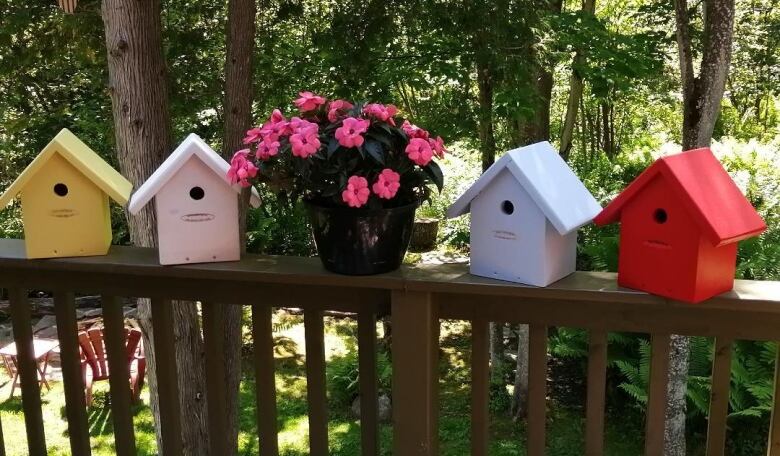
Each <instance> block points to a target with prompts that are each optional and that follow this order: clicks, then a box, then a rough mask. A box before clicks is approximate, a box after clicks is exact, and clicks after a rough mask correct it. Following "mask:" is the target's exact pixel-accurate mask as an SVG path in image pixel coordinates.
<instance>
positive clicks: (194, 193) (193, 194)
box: [190, 187, 206, 201]
mask: <svg viewBox="0 0 780 456" xmlns="http://www.w3.org/2000/svg"><path fill="white" fill-rule="evenodd" d="M204 196H206V192H204V191H203V189H202V188H200V187H192V188H191V189H190V198H192V199H194V200H195V201H198V200H202V199H203V197H204Z"/></svg>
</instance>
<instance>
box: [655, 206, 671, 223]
mask: <svg viewBox="0 0 780 456" xmlns="http://www.w3.org/2000/svg"><path fill="white" fill-rule="evenodd" d="M653 219H655V221H656V223H666V220H668V219H669V216H668V215H667V214H666V211H665V210H664V209H656V210H655V212H653Z"/></svg>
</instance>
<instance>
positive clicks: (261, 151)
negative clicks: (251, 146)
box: [257, 136, 279, 161]
mask: <svg viewBox="0 0 780 456" xmlns="http://www.w3.org/2000/svg"><path fill="white" fill-rule="evenodd" d="M278 153H279V141H275V140H274V139H273V138H271V137H270V136H266V137H265V138H263V141H262V142H260V143H258V144H257V158H259V159H260V160H263V161H265V160H268V159H269V158H271V157H273V156H274V155H276V154H278Z"/></svg>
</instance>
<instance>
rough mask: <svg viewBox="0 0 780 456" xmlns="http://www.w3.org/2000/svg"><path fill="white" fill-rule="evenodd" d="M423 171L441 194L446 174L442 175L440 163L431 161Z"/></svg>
mask: <svg viewBox="0 0 780 456" xmlns="http://www.w3.org/2000/svg"><path fill="white" fill-rule="evenodd" d="M423 170H424V171H425V174H427V175H428V177H430V178H431V180H432V181H433V183H434V184H435V185H436V188H437V189H439V193H441V189H442V188H443V187H444V173H442V171H441V168H440V167H439V165H438V163H436V162H435V161H433V160H431V162H430V163H428V165H427V166H426V167H425V168H423Z"/></svg>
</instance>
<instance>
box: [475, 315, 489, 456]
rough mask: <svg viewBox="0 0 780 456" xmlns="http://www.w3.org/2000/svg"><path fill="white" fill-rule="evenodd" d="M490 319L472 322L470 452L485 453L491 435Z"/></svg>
mask: <svg viewBox="0 0 780 456" xmlns="http://www.w3.org/2000/svg"><path fill="white" fill-rule="evenodd" d="M489 332H490V323H489V322H488V321H487V320H486V319H484V318H475V319H474V320H473V321H472V322H471V455H472V456H486V455H487V454H488V451H489V444H490V441H489V438H490V410H489V402H490V337H489Z"/></svg>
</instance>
